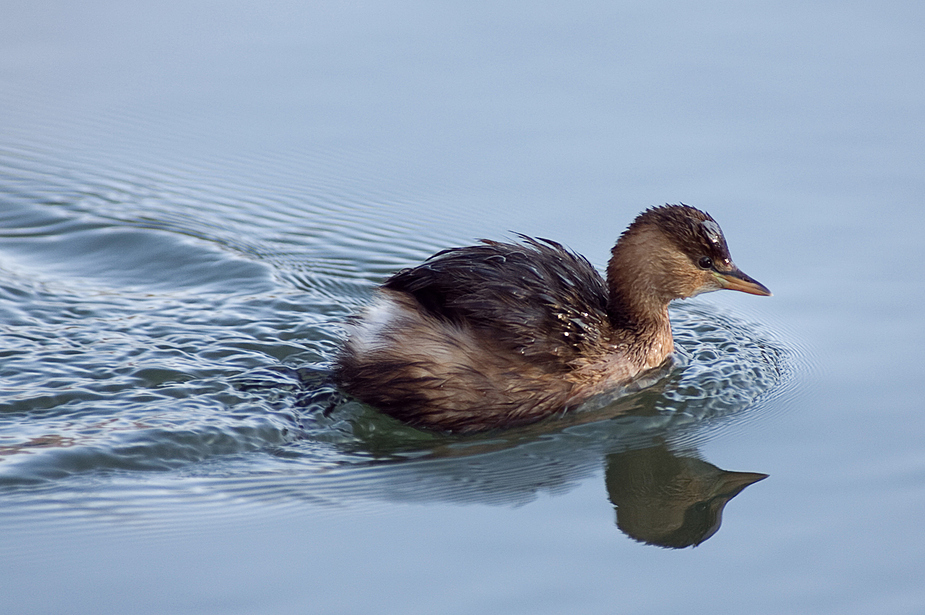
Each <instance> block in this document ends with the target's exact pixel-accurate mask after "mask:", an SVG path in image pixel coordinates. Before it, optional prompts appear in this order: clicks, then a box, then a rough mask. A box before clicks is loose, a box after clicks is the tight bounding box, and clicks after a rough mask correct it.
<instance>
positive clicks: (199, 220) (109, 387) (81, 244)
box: [0, 147, 799, 510]
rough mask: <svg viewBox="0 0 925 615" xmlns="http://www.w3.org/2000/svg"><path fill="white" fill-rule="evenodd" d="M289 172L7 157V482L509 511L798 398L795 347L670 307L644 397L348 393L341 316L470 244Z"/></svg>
mask: <svg viewBox="0 0 925 615" xmlns="http://www.w3.org/2000/svg"><path fill="white" fill-rule="evenodd" d="M75 160H76V162H75ZM277 162H278V161H277ZM249 163H251V164H249ZM252 163H254V160H242V161H239V163H237V164H239V166H236V167H234V168H235V169H240V168H243V167H251V166H254V165H253V164H252ZM267 164H268V161H262V162H261V163H260V164H259V165H256V166H257V168H266V166H267ZM287 164H289V167H288V168H289V169H291V170H292V172H293V176H291V177H290V176H286V177H285V178H283V179H285V181H282V180H281V181H280V184H281V185H276V186H267V185H266V184H261V183H260V182H259V181H257V180H256V179H255V177H256V173H255V171H254V170H252V169H249V170H248V171H247V172H244V171H242V172H241V173H236V172H235V173H232V172H231V171H229V170H228V169H225V170H224V171H223V172H219V171H218V170H217V169H216V168H215V167H209V166H207V165H200V166H195V165H192V166H189V167H182V168H181V167H176V168H163V167H156V166H153V165H148V166H139V167H135V168H132V169H125V168H123V167H122V166H120V165H118V164H116V163H115V162H112V161H109V162H108V164H107V165H105V166H101V165H99V164H91V163H89V162H82V161H80V159H74V160H70V161H69V162H68V163H67V164H64V163H61V162H59V161H57V159H56V158H55V157H54V156H52V155H49V154H48V153H47V152H41V151H37V150H34V149H29V148H10V147H7V148H6V149H0V199H2V202H3V205H4V206H3V207H2V208H0V237H2V239H3V244H2V247H0V316H2V320H0V323H2V324H0V357H2V359H3V360H2V362H0V485H2V486H3V489H5V490H6V492H7V493H15V492H21V493H27V492H29V493H37V491H35V490H36V489H39V487H40V486H41V485H56V486H57V488H58V489H60V490H68V489H75V490H77V491H80V490H81V489H82V488H83V487H82V486H86V485H87V484H88V483H92V482H94V481H108V482H109V483H110V484H113V485H115V484H117V483H120V481H122V483H124V484H131V483H132V481H135V482H136V483H138V484H142V483H150V484H152V485H154V484H156V485H157V488H156V489H154V488H152V489H153V490H152V491H151V492H150V493H149V495H150V497H161V495H160V494H162V490H164V489H166V492H168V493H173V494H177V493H181V492H182V493H186V490H187V489H189V487H188V485H191V484H192V485H197V487H195V489H193V491H196V490H197V489H199V490H203V492H204V493H211V494H212V495H209V496H207V497H206V496H203V497H205V499H206V500H209V501H211V500H210V498H212V497H213V496H214V497H216V498H218V499H219V500H220V499H221V497H219V496H218V495H216V493H217V492H222V493H225V494H226V496H227V494H230V493H234V494H236V495H235V497H238V496H240V497H245V498H257V499H260V500H266V501H269V500H274V499H278V500H279V502H280V504H281V505H285V502H293V501H306V500H311V501H314V502H323V503H326V504H329V505H333V506H338V505H342V504H344V503H345V502H354V501H361V500H362V501H370V500H402V501H407V500H416V501H427V500H447V501H457V502H463V501H466V502H471V501H477V502H486V503H512V504H520V503H523V502H526V501H529V500H531V499H532V498H535V497H536V496H537V494H539V493H544V492H547V493H558V492H561V491H563V490H567V489H570V488H572V487H573V486H574V485H576V484H577V483H578V482H579V481H581V480H582V479H583V478H584V477H586V476H587V475H588V474H589V473H593V472H597V471H599V470H600V463H601V458H602V456H606V455H609V454H613V453H614V452H615V451H621V450H630V449H635V448H640V447H646V446H651V445H652V444H653V443H658V442H672V443H675V444H677V445H679V446H696V445H697V444H699V443H702V442H704V441H706V440H708V439H710V438H714V437H718V436H719V435H721V434H724V433H728V432H729V431H731V430H733V429H735V428H736V426H738V425H745V424H749V423H751V422H754V421H755V420H756V419H757V418H758V417H760V416H764V415H766V414H767V412H768V408H779V407H780V404H769V401H771V400H774V399H776V398H779V397H781V396H784V395H786V394H789V391H790V388H791V387H792V382H793V379H794V371H795V370H796V369H799V356H798V355H799V353H798V352H797V351H794V350H793V348H792V347H790V346H788V345H787V344H785V343H783V342H781V341H780V340H779V339H778V337H777V336H776V332H774V331H768V330H765V329H764V328H762V327H760V326H757V325H756V324H755V323H752V322H746V321H744V320H741V319H740V318H737V317H735V316H732V315H729V314H726V313H725V312H723V311H722V310H719V309H717V308H716V307H714V306H711V305H710V304H707V303H703V302H700V301H693V302H686V303H681V304H678V305H677V306H674V307H672V319H673V327H674V331H675V336H676V340H677V349H678V351H677V360H676V362H675V364H674V365H673V366H672V367H671V368H670V369H669V370H668V371H667V372H665V373H661V374H658V376H657V378H655V379H654V381H653V382H651V383H649V385H650V386H647V387H646V388H643V389H642V390H638V387H636V390H633V391H623V392H621V393H620V395H619V396H618V397H617V398H615V399H609V400H602V403H601V404H599V405H598V406H597V407H592V408H588V409H586V410H583V411H581V412H576V413H572V414H570V415H568V416H565V417H559V418H557V419H554V420H549V421H544V422H542V423H540V424H537V425H534V426H529V427H526V428H520V429H513V430H510V431H507V432H502V433H497V434H487V435H482V436H473V437H462V438H460V437H449V436H444V435H441V434H432V433H425V432H421V431H418V430H415V429H412V428H410V427H407V426H405V425H402V424H400V423H398V422H397V421H394V420H393V419H391V418H389V417H387V416H384V415H382V414H380V413H378V412H376V411H374V410H372V409H370V408H367V407H365V406H363V405H361V404H358V403H356V402H352V401H349V400H345V399H343V397H342V396H341V395H340V394H339V393H338V392H337V390H336V389H335V388H334V387H333V386H332V385H331V383H330V382H329V372H328V370H327V364H328V363H327V362H328V361H329V360H330V359H331V357H332V356H333V354H334V352H336V349H337V348H338V345H339V344H340V341H341V337H342V332H341V330H340V327H339V323H340V322H342V321H343V320H344V319H345V318H346V317H347V316H348V315H349V314H350V313H351V312H353V311H355V310H356V309H357V308H359V307H360V306H361V305H363V304H364V303H365V302H366V301H367V300H368V297H369V294H370V292H371V290H372V288H373V287H374V286H375V284H377V283H378V282H380V281H381V280H382V279H383V278H384V277H385V276H386V275H388V274H389V273H391V272H392V271H394V270H396V269H398V268H400V267H402V266H406V265H408V264H409V263H414V262H418V261H420V260H421V259H422V258H424V257H426V256H427V255H428V254H430V253H432V252H434V251H435V250H437V249H439V248H441V247H443V246H446V245H452V244H454V243H458V239H459V238H455V239H454V238H450V237H449V236H448V235H449V232H448V231H447V230H446V229H447V228H449V227H451V226H452V224H450V222H449V221H447V220H440V219H438V218H427V217H426V216H423V217H422V216H419V215H418V213H419V211H421V209H422V208H423V207H425V206H424V205H422V204H420V203H411V202H409V201H408V200H406V199H404V198H403V197H402V196H401V195H400V194H387V195H382V194H380V195H369V194H365V193H363V191H362V190H357V189H354V188H355V187H356V184H355V182H354V184H350V183H349V182H340V183H338V182H337V181H334V180H329V181H315V182H310V181H305V180H300V179H296V178H295V177H294V176H295V174H296V171H299V170H300V169H298V168H297V165H294V163H293V162H292V161H291V160H289V161H288V163H287ZM261 165H262V166H261ZM285 168H287V167H286V165H280V167H279V168H277V169H276V172H277V173H284V171H282V170H280V169H285ZM277 179H279V177H277ZM252 180H253V183H249V182H251V181H252ZM155 477H160V478H155ZM122 483H120V484H122ZM165 485H168V487H165ZM139 489H141V491H142V492H143V491H144V489H143V488H142V487H139ZM52 492H54V489H52ZM112 497H113V498H116V499H118V497H120V496H119V495H118V490H115V491H113V495H112ZM170 497H174V496H170ZM176 497H191V498H195V497H199V496H194V495H191V494H189V493H187V495H185V496H179V495H178V496H176ZM223 497H224V496H223ZM119 506H127V504H124V503H123V504H115V503H110V505H109V508H110V509H111V508H112V507H116V508H118V507H119ZM138 506H142V507H143V503H142V500H139V503H138ZM105 508H107V506H104V505H102V504H100V505H99V506H97V505H92V506H89V507H88V509H90V510H101V509H105Z"/></svg>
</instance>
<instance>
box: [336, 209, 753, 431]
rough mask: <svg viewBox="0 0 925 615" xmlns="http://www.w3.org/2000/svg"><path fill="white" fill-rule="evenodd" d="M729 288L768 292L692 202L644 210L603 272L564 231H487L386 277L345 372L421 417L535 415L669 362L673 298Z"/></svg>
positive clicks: (476, 419) (494, 423)
mask: <svg viewBox="0 0 925 615" xmlns="http://www.w3.org/2000/svg"><path fill="white" fill-rule="evenodd" d="M723 288H727V289H731V290H738V291H742V292H746V293H751V294H753V295H770V294H771V292H770V291H769V290H768V289H767V288H766V287H765V286H764V285H762V284H760V283H759V282H757V281H755V280H754V279H752V278H750V277H749V276H747V275H745V274H744V273H743V272H742V271H741V270H739V268H738V267H736V266H735V265H734V264H733V262H732V259H731V257H730V255H729V249H728V247H727V246H726V240H725V238H724V237H723V232H722V230H720V227H719V225H718V224H717V223H716V221H715V220H713V218H712V217H710V215H709V214H707V213H704V212H702V211H700V210H698V209H695V208H693V207H689V206H687V205H665V206H661V207H653V208H650V209H648V210H646V211H644V212H643V213H641V214H640V215H639V216H638V217H637V218H636V219H635V220H634V221H633V223H632V224H630V225H629V227H628V228H627V229H626V231H624V232H623V234H622V235H621V236H620V238H619V239H618V241H617V243H616V245H615V246H614V248H613V250H612V256H611V258H610V262H609V264H608V266H607V280H606V282H605V281H604V280H603V279H602V278H601V276H600V274H599V273H598V272H597V271H596V270H595V269H594V267H593V266H592V265H591V263H589V262H588V261H587V259H585V258H584V257H582V256H579V255H578V254H575V253H574V252H571V251H570V250H568V249H566V248H564V247H563V246H561V245H560V244H558V243H556V242H554V241H550V240H548V239H534V238H530V237H527V236H521V243H501V242H497V241H489V240H482V242H481V243H480V244H479V245H475V246H470V247H465V248H452V249H449V250H444V251H442V252H438V253H437V254H435V255H434V256H432V257H430V258H429V259H428V260H427V261H425V262H424V263H423V264H421V265H419V266H417V267H414V268H411V269H404V270H402V271H399V272H398V273H396V274H395V275H393V276H392V277H391V278H389V279H388V280H387V281H386V282H385V284H383V285H382V287H381V288H380V289H379V290H378V291H377V293H376V296H375V298H374V299H373V302H372V304H371V306H370V307H369V308H368V309H367V310H366V311H365V312H364V313H362V314H360V315H359V316H358V317H355V318H354V319H353V320H352V321H351V322H349V323H348V325H347V328H348V339H347V342H346V343H345V344H344V346H343V348H342V350H341V352H340V353H339V355H338V357H337V359H336V365H335V377H336V380H337V382H338V383H339V385H340V387H341V388H342V389H343V390H344V391H345V392H347V393H348V394H350V395H352V396H354V397H356V398H357V399H359V400H360V401H363V402H365V403H367V404H370V405H372V406H374V407H376V408H378V409H379V410H381V411H383V412H385V413H387V414H389V415H391V416H393V417H395V418H397V419H400V420H402V421H405V422H407V423H409V424H411V425H415V426H419V427H424V428H430V429H439V430H444V431H450V432H456V433H469V432H476V431H483V430H488V429H493V428H500V427H507V426H513V425H520V424H525V423H530V422H533V421H537V420H539V419H541V418H543V417H546V416H549V415H552V414H555V413H557V412H561V411H564V410H568V409H570V408H574V407H576V406H578V405H580V404H581V403H582V402H583V401H585V400H587V399H589V398H590V397H592V396H594V395H597V394H600V393H604V392H606V391H608V390H612V389H614V388H616V387H618V386H620V385H625V384H627V383H629V382H630V381H632V380H633V379H635V378H637V377H638V376H639V375H640V374H642V373H643V372H646V371H648V370H651V369H653V368H656V367H658V366H660V365H661V364H662V363H664V362H665V361H666V359H667V358H668V356H669V355H670V354H671V352H672V351H673V350H674V342H673V340H672V336H671V325H670V323H669V320H668V304H669V303H670V302H671V301H672V300H674V299H683V298H687V297H693V296H694V295H697V294H699V293H702V292H708V291H713V290H719V289H723Z"/></svg>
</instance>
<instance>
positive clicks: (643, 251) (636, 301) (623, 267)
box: [607, 232, 674, 367]
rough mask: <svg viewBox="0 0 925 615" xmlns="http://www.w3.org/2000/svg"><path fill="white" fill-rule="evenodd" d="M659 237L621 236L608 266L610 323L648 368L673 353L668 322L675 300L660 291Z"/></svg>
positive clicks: (645, 235)
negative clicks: (657, 269)
mask: <svg viewBox="0 0 925 615" xmlns="http://www.w3.org/2000/svg"><path fill="white" fill-rule="evenodd" d="M659 235H660V234H658V235H648V234H646V233H644V232H643V233H637V234H635V235H633V236H623V237H621V238H620V241H619V242H617V245H616V246H615V247H614V249H613V255H612V257H611V259H610V263H609V264H608V266H607V287H608V302H607V315H608V317H609V319H610V324H611V326H612V327H613V330H614V331H615V332H617V333H618V335H619V336H620V337H621V338H624V339H623V340H622V341H625V342H626V343H627V344H628V346H629V347H631V348H634V349H636V351H635V352H634V354H639V355H640V356H639V360H640V361H642V362H644V363H645V364H646V365H648V366H649V367H654V366H655V365H658V364H660V363H661V362H662V361H663V360H664V359H665V358H666V357H667V356H668V355H669V354H670V353H671V352H672V350H674V343H673V340H672V336H671V323H670V322H669V320H668V304H669V303H670V301H671V299H672V297H671V296H670V295H669V294H668V293H665V292H662V291H661V290H660V287H661V285H660V280H659V279H658V277H657V276H656V275H654V274H653V271H652V268H653V264H654V260H653V259H655V258H658V252H659V248H660V246H659V245H658V244H659V242H660V241H661V239H660V236H659Z"/></svg>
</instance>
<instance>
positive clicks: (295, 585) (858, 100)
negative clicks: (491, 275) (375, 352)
mask: <svg viewBox="0 0 925 615" xmlns="http://www.w3.org/2000/svg"><path fill="white" fill-rule="evenodd" d="M922 17H923V14H922V12H921V10H920V9H919V8H917V7H916V6H914V5H912V4H904V3H895V4H890V5H884V6H882V7H878V8H877V10H874V9H873V8H870V7H866V6H863V5H855V4H851V3H849V4H839V5H837V6H836V5H831V6H829V5H810V6H806V5H802V4H788V5H775V6H774V7H773V8H772V7H770V6H768V7H744V6H743V7H738V6H735V7H733V6H727V5H723V4H707V5H703V4H701V5H698V6H697V8H696V9H694V8H692V7H689V6H687V5H685V4H683V3H656V4H653V5H647V7H646V8H640V7H636V6H632V7H630V6H623V5H620V4H619V3H618V4H612V3H611V4H600V5H598V4H594V3H586V4H581V5H575V6H570V7H568V8H566V7H558V6H555V5H543V4H541V5H535V6H529V7H527V6H526V5H524V6H520V5H507V6H505V7H495V6H493V5H485V6H472V5H470V4H466V5H464V4H460V5H458V6H457V5H452V4H450V5H442V6H441V7H439V8H438V7H436V6H434V7H431V6H426V5H420V4H415V3H405V4H402V3H399V4H394V3H393V4H390V5H387V6H386V5H383V6H381V7H376V6H368V5H361V4H350V3H347V4H344V3H330V4H325V3H321V4H318V3H314V4H311V5H309V6H302V5H298V4H293V5H287V4H285V3H284V4H278V5H274V6H273V7H259V8H258V7H252V6H249V5H247V4H245V3H230V4H226V5H224V6H223V10H221V11H217V10H216V8H215V7H214V6H212V5H209V4H207V3H195V2H194V3H192V4H191V3H189V2H186V3H166V4H162V5H159V6H158V7H157V8H156V9H155V8H153V7H152V8H147V9H146V8H137V7H126V6H123V5H121V4H117V3H107V2H99V3H94V4H91V5H82V6H81V7H75V6H71V5H70V4H68V3H55V2H39V3H30V4H28V5H21V6H16V7H11V8H10V10H9V11H8V15H7V17H6V19H4V21H3V23H2V24H0V35H2V36H0V41H2V43H0V117H2V118H3V119H2V121H0V392H2V396H0V504H2V508H3V511H4V512H3V515H2V516H0V561H4V562H6V563H7V564H8V565H7V566H5V567H4V569H5V572H4V575H2V579H0V592H2V594H3V596H4V600H5V603H6V604H7V605H9V608H11V609H12V610H13V611H15V612H21V613H49V612H88V613H89V612H93V613H98V612H151V613H160V612H165V611H169V612H181V613H186V612H188V613H205V612H247V613H251V612H274V613H279V612H299V613H302V612H322V613H361V612H370V611H372V610H376V611H383V610H384V611H386V612H402V613H414V612H421V613H424V612H427V613H430V612H447V613H454V612H459V613H468V612H474V611H479V612H488V613H492V612H497V613H518V612H524V613H543V612H550V613H551V612H566V611H567V612H589V613H598V612H600V613H603V612H608V613H609V612H614V611H615V610H616V611H620V612H666V613H672V612H679V611H681V610H683V611H687V612H711V613H715V612H741V611H742V610H743V608H744V609H747V610H748V611H749V612H756V613H762V612H767V613H778V612H784V611H812V612H832V613H851V612H871V611H875V612H884V613H892V612H895V613H912V612H918V611H921V610H922V609H923V608H925V592H923V590H922V589H921V583H920V578H921V574H922V571H923V570H925V558H923V556H922V553H925V537H923V535H922V533H921V532H918V531H916V529H915V528H916V527H917V526H918V519H919V518H921V516H922V514H923V513H925V497H923V494H925V491H923V484H925V483H923V477H925V472H923V469H925V457H923V455H922V453H921V444H920V440H921V438H920V437H919V436H918V434H920V433H921V432H922V420H921V418H920V417H921V413H920V412H919V410H920V409H921V408H920V407H921V403H920V401H919V399H918V398H919V392H918V388H919V387H918V382H919V381H920V380H921V377H922V369H921V358H920V356H919V354H920V353H919V348H920V346H921V343H922V342H923V341H925V340H923V339H922V331H923V330H925V328H923V326H922V324H923V323H922V318H921V315H920V313H921V310H920V309H919V306H921V305H922V304H923V296H922V288H923V287H925V285H923V284H922V281H923V280H922V279H921V278H922V276H921V274H920V273H919V272H918V268H917V267H916V266H915V263H917V262H921V261H922V260H923V258H925V249H923V245H925V244H923V243H922V242H921V240H920V237H919V232H918V229H920V228H921V227H922V224H923V223H925V219H923V214H922V211H925V210H923V209H922V208H921V207H919V205H918V204H920V203H921V202H922V201H923V196H925V184H923V181H922V175H921V169H922V168H923V165H922V163H923V161H925V160H923V159H925V157H923V152H922V148H921V143H923V142H925V139H923V136H925V135H923V134H922V128H921V127H922V126H923V123H922V122H920V121H918V118H921V117H922V115H923V111H925V105H923V103H925V100H923V95H922V93H923V92H925V88H923V87H922V83H921V81H922V80H921V78H920V77H918V75H919V74H920V72H921V71H920V70H919V69H918V67H920V66H921V65H922V61H923V60H925V45H923V39H922V37H921V36H920V32H921V26H922V21H923V19H922ZM668 201H670V202H677V201H684V202H686V203H689V204H692V205H695V206H699V207H702V208H704V209H707V210H708V211H710V212H711V213H712V214H713V216H714V217H715V218H716V219H717V220H718V221H719V222H720V224H721V225H722V226H723V228H724V230H725V232H726V235H727V238H728V240H729V243H730V247H731V250H732V254H733V256H734V258H735V260H736V262H737V263H738V264H739V265H740V266H741V267H742V268H743V269H744V270H745V271H747V272H748V273H749V274H750V275H753V276H754V277H755V278H757V279H759V280H761V281H762V282H763V283H765V284H767V285H768V286H769V287H770V288H771V289H772V290H773V291H774V293H775V296H774V297H771V298H757V297H749V296H745V295H741V294H739V293H726V294H722V293H714V294H711V295H708V296H705V297H702V298H697V299H695V300H692V301H690V302H683V303H678V304H677V305H675V306H674V307H673V308H672V318H673V324H674V330H675V335H676V338H677V342H678V348H679V351H678V355H677V357H676V361H675V363H674V364H673V365H672V366H671V367H670V368H669V369H667V370H665V371H664V372H663V373H660V374H658V377H657V378H656V379H654V381H652V382H647V383H646V386H645V387H644V388H642V390H639V391H628V392H624V393H623V394H622V395H621V396H619V397H617V398H615V399H613V400H602V402H601V403H600V404H598V405H597V406H596V407H591V408H587V409H585V411H583V412H579V413H575V414H573V415H569V416H565V417H557V418H555V419H553V420H550V421H544V422H542V423H540V424H537V425H533V426H528V427H525V428H520V429H515V430H510V431H508V432H501V433H493V434H485V435H480V436H473V437H465V438H459V437H456V438H454V437H448V436H444V435H440V434H432V433H426V432H421V431H418V430H414V429H411V428H408V427H404V426H402V425H400V424H398V423H396V422H395V421H393V420H391V419H388V418H387V417H383V416H382V415H380V414H378V413H377V412H375V411H374V410H372V409H369V408H366V407H364V406H362V405H360V404H358V403H356V402H353V401H351V400H348V399H345V398H343V396H341V395H340V394H339V393H338V392H337V391H336V389H335V388H334V387H333V386H332V385H331V384H330V381H329V378H328V375H329V365H330V361H331V359H332V357H333V354H334V352H335V351H336V348H337V347H338V344H339V343H340V341H341V339H342V336H343V332H342V330H341V328H340V323H342V322H343V320H344V319H345V318H347V317H348V316H349V315H350V314H352V313H354V312H355V311H356V310H358V309H360V308H361V307H362V306H363V305H364V304H365V303H366V302H367V301H368V300H369V298H370V296H371V293H372V292H373V289H374V288H375V285H376V284H377V283H379V282H381V281H382V280H383V279H384V278H385V276H387V275H388V274H389V273H390V272H392V271H394V270H396V269H398V268H401V267H404V266H409V265H412V264H415V263H417V262H419V261H420V260H422V259H423V258H426V257H427V256H428V255H429V254H431V253H433V252H434V251H436V250H439V249H442V248H445V247H448V246H453V245H462V244H464V243H468V242H471V241H473V240H474V239H475V238H478V237H489V238H493V239H503V238H509V237H511V232H512V231H518V232H525V233H529V234H534V235H538V236H544V237H550V238H552V239H556V240H559V241H562V242H564V243H566V244H567V245H569V246H570V247H571V248H573V249H575V250H577V251H579V252H581V253H583V254H585V255H587V256H588V257H589V258H590V260H591V261H592V262H593V263H594V264H595V265H597V266H599V267H600V266H603V265H604V264H605V262H606V258H607V256H608V254H609V249H610V247H611V246H612V245H613V242H614V240H615V239H616V237H617V236H618V234H619V233H620V232H621V231H622V230H623V228H624V227H625V225H626V224H627V223H628V222H629V221H630V220H631V219H632V218H633V217H634V216H635V215H636V213H638V212H639V211H640V210H641V209H643V208H644V207H646V206H649V205H655V204H659V203H663V202H668ZM764 475H768V477H767V478H763V476H764ZM720 513H722V515H720ZM720 521H721V525H720ZM694 544H699V546H697V547H696V548H689V545H694ZM684 547H688V548H684Z"/></svg>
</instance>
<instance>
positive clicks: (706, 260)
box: [697, 256, 713, 269]
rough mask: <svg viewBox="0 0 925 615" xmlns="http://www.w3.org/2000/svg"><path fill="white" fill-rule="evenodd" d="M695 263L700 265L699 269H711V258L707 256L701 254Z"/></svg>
mask: <svg viewBox="0 0 925 615" xmlns="http://www.w3.org/2000/svg"><path fill="white" fill-rule="evenodd" d="M697 264H698V265H700V268H701V269H713V259H712V258H710V257H709V256H701V257H700V260H699V261H697Z"/></svg>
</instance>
